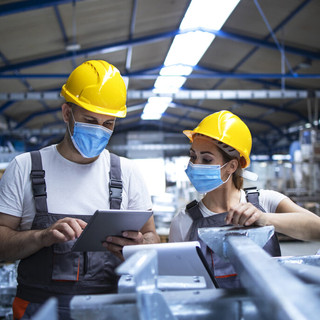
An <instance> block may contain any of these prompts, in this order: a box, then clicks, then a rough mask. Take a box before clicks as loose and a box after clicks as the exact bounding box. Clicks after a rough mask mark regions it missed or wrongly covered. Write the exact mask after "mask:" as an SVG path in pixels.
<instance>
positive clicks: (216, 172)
mask: <svg viewBox="0 0 320 320" xmlns="http://www.w3.org/2000/svg"><path fill="white" fill-rule="evenodd" d="M226 164H227V163H225V164H224V165H223V166H220V165H206V164H193V163H192V162H189V164H188V167H187V169H186V170H185V172H186V174H187V176H188V178H189V180H190V181H191V183H192V184H193V186H194V187H195V188H196V190H197V191H198V192H199V193H207V192H209V191H212V190H214V189H217V188H219V187H220V186H221V185H222V184H224V183H226V182H227V181H228V180H229V178H230V176H231V174H230V175H229V177H228V179H227V180H226V181H222V179H221V168H223V167H224V166H225V165H226Z"/></svg>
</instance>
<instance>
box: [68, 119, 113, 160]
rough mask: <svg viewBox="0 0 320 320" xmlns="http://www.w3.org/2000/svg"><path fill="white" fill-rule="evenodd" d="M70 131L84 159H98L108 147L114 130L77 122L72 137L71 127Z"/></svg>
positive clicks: (75, 145) (74, 143)
mask: <svg viewBox="0 0 320 320" xmlns="http://www.w3.org/2000/svg"><path fill="white" fill-rule="evenodd" d="M72 117H73V114H72ZM73 120H74V118H73ZM68 130H69V133H70V136H71V140H72V142H73V145H74V147H75V148H76V149H77V150H78V151H79V152H80V154H81V155H82V156H83V157H84V158H94V157H97V156H98V155H99V154H100V153H101V152H102V151H103V149H104V148H105V147H106V146H107V144H108V142H109V139H110V137H111V135H112V130H109V129H107V128H104V127H102V126H100V125H97V124H89V123H83V122H77V121H75V120H74V127H73V135H71V132H70V128H69V125H68Z"/></svg>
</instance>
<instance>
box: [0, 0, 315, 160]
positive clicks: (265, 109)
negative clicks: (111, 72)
mask: <svg viewBox="0 0 320 320" xmlns="http://www.w3.org/2000/svg"><path fill="white" fill-rule="evenodd" d="M212 1H215V0H212ZM217 1H218V0H217ZM189 4H190V0H161V1H159V0H77V1H75V0H73V1H71V0H60V1H59V0H56V1H49V0H37V1H36V0H24V1H23V0H21V1H0V29H1V42H0V58H1V59H0V132H1V145H2V146H3V147H5V146H7V145H9V146H11V148H12V147H14V148H16V149H19V148H22V149H24V150H28V149H32V148H39V147H42V146H45V145H47V144H50V143H55V142H57V141H59V140H60V139H61V138H62V136H63V134H64V130H65V124H64V122H63V121H62V117H61V112H60V110H61V109H60V106H61V103H62V102H63V101H62V100H61V98H60V96H59V93H60V89H61V86H62V85H63V84H64V83H65V81H66V79H67V77H68V75H69V74H70V73H71V71H72V70H73V69H74V68H75V67H76V66H77V65H79V64H80V63H82V62H84V61H86V60H90V59H103V60H106V61H108V62H110V63H112V64H114V65H115V66H116V67H117V68H118V69H119V70H120V72H121V73H122V75H123V76H125V77H126V79H128V99H127V107H128V114H127V117H126V118H124V119H118V120H117V127H116V129H115V132H114V137H113V139H112V141H113V144H111V146H112V145H113V146H114V147H115V149H116V145H117V146H118V152H117V153H118V154H119V153H120V154H121V153H123V152H124V151H126V152H128V150H129V149H138V148H139V145H143V144H144V145H145V146H144V148H145V150H146V149H148V146H150V145H153V146H154V148H153V149H152V148H149V151H150V150H151V151H152V150H153V154H156V151H157V150H160V149H161V150H162V151H164V152H165V153H164V154H166V155H178V154H186V152H185V149H186V148H184V147H183V146H185V145H187V144H188V141H187V138H186V137H184V135H183V134H182V133H181V132H182V130H183V129H190V128H194V127H195V126H196V125H197V124H198V122H199V121H200V120H201V119H202V118H203V117H205V116H206V115H208V114H210V113H212V112H215V111H219V110H222V109H226V110H230V111H232V112H234V113H235V114H237V115H238V116H240V117H241V118H242V119H243V120H244V121H245V122H246V123H247V125H248V126H249V128H250V130H251V133H252V135H253V153H255V154H272V153H276V152H288V150H289V148H290V145H291V144H292V142H293V141H295V140H297V139H298V138H299V132H300V130H301V128H305V127H306V126H307V127H308V126H309V127H310V126H313V127H318V125H319V114H318V106H317V100H318V98H319V96H320V95H319V91H318V90H320V89H319V87H320V80H319V78H320V62H319V60H320V40H319V34H318V32H319V30H320V20H319V16H320V1H318V0H282V1H279V0H259V1H257V0H241V1H240V2H239V4H238V6H237V7H236V8H235V10H234V11H233V12H232V14H231V15H230V16H229V18H228V19H227V21H226V22H225V24H224V25H223V27H222V29H221V30H219V31H217V30H206V31H207V32H211V33H213V34H215V36H216V37H215V39H214V40H213V42H212V43H211V45H210V47H209V48H208V49H207V51H206V52H205V54H204V55H203V56H202V58H201V59H200V61H199V63H198V64H197V65H196V66H195V67H194V68H193V72H192V73H191V74H190V75H189V76H187V81H186V82H185V83H184V85H183V87H182V88H181V90H180V91H179V92H177V93H176V94H172V95H171V96H172V98H173V100H172V102H171V104H170V106H169V107H168V108H167V110H166V111H165V113H164V114H163V115H162V117H161V119H160V120H153V121H150V120H142V119H141V114H142V112H143V109H144V106H145V104H146V102H147V100H148V97H150V96H153V95H155V93H154V92H153V91H152V89H153V87H154V83H155V80H156V78H157V76H158V74H159V70H160V69H161V68H162V67H163V63H164V60H165V58H166V55H167V53H168V50H169V48H170V45H171V43H172V41H173V39H174V37H175V36H176V35H177V34H179V32H180V31H179V25H180V23H181V21H182V19H183V17H184V14H185V12H186V10H187V8H188V6H189ZM157 144H158V147H155V146H156V145H157ZM121 148H122V149H121ZM127 154H128V153H127Z"/></svg>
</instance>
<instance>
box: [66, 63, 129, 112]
mask: <svg viewBox="0 0 320 320" xmlns="http://www.w3.org/2000/svg"><path fill="white" fill-rule="evenodd" d="M61 95H62V96H63V97H64V98H65V99H66V101H67V102H72V103H74V104H76V105H78V106H80V107H82V108H85V109H87V110H89V111H92V112H95V113H99V114H106V115H110V116H115V117H119V118H124V117H125V116H126V114H127V107H126V96H127V89H126V85H125V83H124V81H123V79H122V77H121V75H120V72H119V70H118V69H117V68H116V67H114V66H113V65H111V64H110V63H108V62H106V61H103V60H90V61H86V62H84V63H82V64H81V65H80V66H78V67H77V68H76V69H74V70H73V72H72V73H71V74H70V76H69V78H68V80H67V82H66V83H65V84H64V85H63V86H62V90H61Z"/></svg>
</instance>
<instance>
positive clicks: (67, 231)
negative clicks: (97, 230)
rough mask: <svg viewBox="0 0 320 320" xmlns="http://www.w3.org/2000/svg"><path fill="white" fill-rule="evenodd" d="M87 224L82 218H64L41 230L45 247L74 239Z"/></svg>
mask: <svg viewBox="0 0 320 320" xmlns="http://www.w3.org/2000/svg"><path fill="white" fill-rule="evenodd" d="M86 225H87V223H86V222H85V221H83V220H81V219H74V218H63V219H60V220H58V221H57V222H55V223H54V224H53V225H52V226H50V227H49V228H47V229H44V230H41V240H42V241H43V245H44V246H45V247H49V246H51V245H53V244H55V243H61V242H66V241H69V240H74V239H75V238H78V237H79V236H80V234H81V233H82V230H83V229H84V228H85V227H86Z"/></svg>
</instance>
